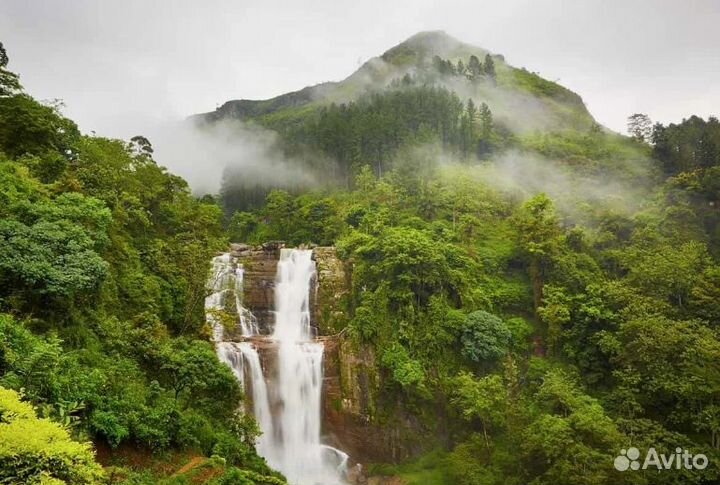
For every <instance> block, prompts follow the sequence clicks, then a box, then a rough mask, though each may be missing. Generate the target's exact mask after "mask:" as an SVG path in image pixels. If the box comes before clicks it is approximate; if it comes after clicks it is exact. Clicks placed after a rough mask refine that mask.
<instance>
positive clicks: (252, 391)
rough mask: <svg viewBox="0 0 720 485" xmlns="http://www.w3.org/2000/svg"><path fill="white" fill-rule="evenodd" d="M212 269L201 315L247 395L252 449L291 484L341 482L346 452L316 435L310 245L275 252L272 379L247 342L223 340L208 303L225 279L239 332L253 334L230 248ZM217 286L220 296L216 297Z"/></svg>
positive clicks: (317, 375) (221, 300) (318, 364)
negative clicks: (254, 438) (253, 424)
mask: <svg viewBox="0 0 720 485" xmlns="http://www.w3.org/2000/svg"><path fill="white" fill-rule="evenodd" d="M213 268H214V272H213V279H212V280H211V285H210V286H211V289H212V291H213V294H211V295H210V296H209V297H208V298H207V299H206V304H205V307H206V311H208V321H209V322H210V323H211V324H212V325H213V328H214V335H215V340H216V345H217V352H218V356H219V358H220V359H221V360H222V361H223V362H225V363H226V364H227V365H229V366H230V367H231V368H232V369H233V372H234V373H235V376H236V377H237V378H238V380H239V381H240V382H241V383H242V384H243V385H244V387H245V389H246V393H247V395H249V396H252V402H253V414H254V415H255V419H256V420H257V422H258V424H259V425H260V429H261V430H262V432H263V434H262V435H261V436H260V438H259V439H258V443H257V450H258V453H259V454H260V455H262V456H263V457H265V458H266V459H267V461H268V463H269V464H270V466H271V467H273V468H276V469H278V470H280V471H281V472H282V473H283V474H284V475H285V476H286V477H287V479H288V481H289V483H290V484H292V485H340V484H342V483H344V481H343V479H342V476H343V475H344V473H345V467H346V463H347V459H348V456H347V454H345V453H344V452H342V451H340V450H338V449H335V448H333V447H330V446H327V445H323V444H322V443H321V442H320V424H321V413H320V409H321V401H322V378H323V375H322V372H323V368H322V366H323V352H324V346H323V344H322V342H318V341H315V340H313V335H312V333H313V332H312V327H311V326H310V289H311V283H312V280H313V276H314V275H315V263H314V261H313V260H312V251H309V250H300V249H282V250H281V253H280V261H279V262H278V268H277V278H276V286H275V309H276V311H275V326H274V329H273V332H272V335H271V336H270V340H271V342H272V343H273V344H274V345H275V346H276V348H277V357H276V359H277V360H276V371H277V375H276V376H272V377H271V378H268V377H269V376H267V375H265V373H264V372H263V369H262V366H261V361H260V357H259V354H258V352H257V350H256V348H255V347H254V346H253V344H252V343H251V342H250V341H243V342H240V343H235V342H225V341H223V340H222V339H223V328H222V325H221V324H220V321H219V319H218V318H217V317H213V315H214V310H217V309H219V308H224V307H225V304H226V301H225V298H226V297H227V293H228V291H227V287H229V286H232V288H233V291H234V292H235V298H236V300H235V308H236V310H237V312H238V317H239V319H240V329H241V332H242V336H243V337H245V338H247V339H248V340H249V339H251V338H253V337H254V338H255V339H257V338H259V336H258V331H257V326H256V325H254V318H253V317H252V314H251V313H250V312H249V311H248V310H246V309H245V308H243V306H242V301H241V297H240V296H239V295H241V291H238V288H240V289H241V288H242V276H243V273H242V268H241V267H240V266H238V265H237V263H236V261H235V260H234V259H233V258H232V257H231V256H230V255H229V254H227V255H222V256H218V257H217V258H215V259H214V260H213ZM231 275H234V276H231ZM218 282H219V284H218V285H216V284H215V283H218ZM218 293H220V294H221V296H217V297H216V296H215V295H216V294H218ZM218 327H219V328H218ZM271 410H274V411H275V412H274V413H273V412H271Z"/></svg>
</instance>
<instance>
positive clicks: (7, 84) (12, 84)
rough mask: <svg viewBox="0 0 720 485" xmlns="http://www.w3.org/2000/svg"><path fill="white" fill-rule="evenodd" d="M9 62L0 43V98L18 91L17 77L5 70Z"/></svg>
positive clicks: (18, 82)
mask: <svg viewBox="0 0 720 485" xmlns="http://www.w3.org/2000/svg"><path fill="white" fill-rule="evenodd" d="M9 62H10V58H9V57H8V55H7V51H6V50H5V46H3V43H2V42H0V96H9V95H11V94H13V93H15V92H17V91H19V90H20V80H19V79H18V75H17V74H15V73H14V72H10V71H8V70H7V69H6V67H7V65H8V63H9Z"/></svg>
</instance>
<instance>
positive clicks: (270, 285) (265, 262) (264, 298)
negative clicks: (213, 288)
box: [231, 242, 283, 335]
mask: <svg viewBox="0 0 720 485" xmlns="http://www.w3.org/2000/svg"><path fill="white" fill-rule="evenodd" d="M282 248H283V244H282V243H279V242H271V243H266V244H263V245H262V246H248V245H246V244H233V245H232V246H231V254H232V255H233V256H234V257H236V258H238V262H239V263H240V264H242V267H243V270H244V273H243V296H242V302H243V306H244V307H245V308H248V309H249V310H250V311H251V312H252V314H253V315H255V318H256V319H257V324H258V328H259V329H260V333H262V334H263V335H267V334H269V333H270V332H271V331H272V325H273V319H274V317H273V314H272V310H273V301H274V296H275V274H276V273H277V263H278V260H279V259H280V250H281V249H282Z"/></svg>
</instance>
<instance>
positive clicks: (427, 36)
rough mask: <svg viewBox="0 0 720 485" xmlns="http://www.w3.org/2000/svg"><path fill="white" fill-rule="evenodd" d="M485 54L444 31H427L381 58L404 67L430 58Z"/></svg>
mask: <svg viewBox="0 0 720 485" xmlns="http://www.w3.org/2000/svg"><path fill="white" fill-rule="evenodd" d="M487 53H488V51H487V50H485V49H482V48H480V47H475V46H471V45H469V44H465V43H463V42H460V41H459V40H457V39H456V38H455V37H453V36H451V35H449V34H448V33H447V32H445V31H444V30H428V31H423V32H418V33H417V34H415V35H413V36H411V37H409V38H408V39H406V40H404V41H403V42H401V43H400V44H398V45H396V46H395V47H393V48H391V49H389V50H388V51H386V52H385V53H384V54H383V55H382V56H381V57H382V59H383V60H384V61H385V62H390V63H392V64H396V65H405V64H410V63H414V62H417V61H420V60H423V59H425V58H428V57H432V56H440V57H443V58H455V57H467V56H469V55H470V54H474V55H477V56H485V54H487Z"/></svg>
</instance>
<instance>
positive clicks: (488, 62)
mask: <svg viewBox="0 0 720 485" xmlns="http://www.w3.org/2000/svg"><path fill="white" fill-rule="evenodd" d="M483 71H484V73H485V75H486V76H487V77H489V78H490V79H492V80H493V82H495V61H493V58H492V56H490V54H485V62H484V63H483Z"/></svg>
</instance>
